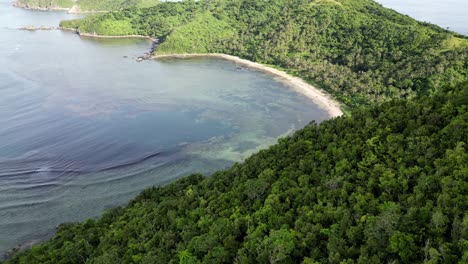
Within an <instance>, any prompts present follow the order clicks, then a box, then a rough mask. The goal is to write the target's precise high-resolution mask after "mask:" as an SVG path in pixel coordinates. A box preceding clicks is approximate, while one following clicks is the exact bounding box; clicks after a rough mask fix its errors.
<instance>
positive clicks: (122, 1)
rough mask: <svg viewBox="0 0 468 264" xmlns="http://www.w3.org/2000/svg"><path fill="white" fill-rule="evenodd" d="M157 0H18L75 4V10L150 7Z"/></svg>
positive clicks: (36, 5) (22, 3) (33, 5)
mask: <svg viewBox="0 0 468 264" xmlns="http://www.w3.org/2000/svg"><path fill="white" fill-rule="evenodd" d="M158 3H159V0H18V4H19V5H20V6H26V7H29V8H46V9H53V8H71V7H72V6H74V5H76V6H77V7H78V8H77V10H75V11H85V12H86V11H113V10H122V9H126V8H130V7H139V8H144V7H151V6H155V5H157V4H158Z"/></svg>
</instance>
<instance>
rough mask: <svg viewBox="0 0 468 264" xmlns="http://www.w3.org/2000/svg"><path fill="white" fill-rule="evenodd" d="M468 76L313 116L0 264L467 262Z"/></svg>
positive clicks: (61, 231)
mask: <svg viewBox="0 0 468 264" xmlns="http://www.w3.org/2000/svg"><path fill="white" fill-rule="evenodd" d="M467 102H468V83H464V84H461V85H458V86H457V87H455V88H446V89H445V90H440V92H438V93H437V94H435V95H433V96H431V97H428V96H423V97H420V98H417V99H414V100H397V101H392V102H389V103H384V104H382V105H380V106H376V107H373V108H368V109H362V110H355V111H354V112H353V114H352V116H351V117H341V118H337V119H334V120H330V121H325V122H323V123H322V124H320V125H317V124H314V123H311V124H309V125H308V126H307V127H305V128H304V129H302V130H300V131H297V132H296V133H295V134H294V135H293V136H291V137H288V138H284V139H281V140H280V141H279V143H278V144H277V145H275V146H273V147H271V148H269V149H268V150H263V151H261V152H260V153H258V154H256V155H254V156H252V157H250V158H249V159H247V160H246V161H245V162H244V163H242V164H236V165H234V166H233V167H232V168H231V169H229V170H225V171H220V172H217V173H215V174H214V175H213V176H211V177H209V178H205V177H204V176H202V175H192V176H189V177H186V178H183V179H181V180H179V181H177V182H175V183H172V184H170V185H168V186H165V187H153V188H150V189H147V190H145V191H144V192H142V193H141V194H140V195H139V196H138V197H137V198H135V199H134V200H133V201H131V202H130V203H129V204H128V206H127V207H126V208H117V209H113V210H111V211H109V212H107V213H105V214H104V216H103V217H102V218H100V219H98V220H88V221H86V222H85V223H79V224H67V225H62V226H61V227H60V229H59V230H58V233H57V234H56V236H54V237H53V238H52V239H51V240H50V241H48V242H46V243H44V244H42V245H38V246H35V247H33V249H32V250H31V251H27V252H25V253H21V254H19V255H17V256H15V257H14V258H12V259H10V260H9V261H7V262H6V263H9V264H10V263H26V264H28V263H85V262H86V263H199V262H203V263H232V262H236V263H301V262H302V263H318V262H321V263H366V264H367V263H422V262H424V263H468V199H467V193H468V155H467V154H466V148H467V142H466V139H467V136H468V113H467Z"/></svg>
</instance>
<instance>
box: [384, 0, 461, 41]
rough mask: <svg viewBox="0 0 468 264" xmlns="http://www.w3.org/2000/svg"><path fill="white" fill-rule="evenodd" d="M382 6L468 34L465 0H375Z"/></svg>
mask: <svg viewBox="0 0 468 264" xmlns="http://www.w3.org/2000/svg"><path fill="white" fill-rule="evenodd" d="M376 1H377V2H379V3H381V4H382V5H383V6H385V7H388V8H392V9H394V10H396V11H398V12H400V13H403V14H406V15H409V16H411V17H413V18H415V19H417V20H420V21H424V22H430V23H432V24H436V25H439V26H441V27H443V28H448V29H449V30H452V31H455V32H458V33H460V34H463V35H465V36H468V1H467V0H443V1H440V0H376Z"/></svg>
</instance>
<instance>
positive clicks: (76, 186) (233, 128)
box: [0, 0, 327, 252]
mask: <svg viewBox="0 0 468 264" xmlns="http://www.w3.org/2000/svg"><path fill="white" fill-rule="evenodd" d="M70 18H74V16H70V15H67V14H65V13H63V12H38V11H27V10H22V9H17V8H13V7H11V5H10V2H9V1H6V0H0V47H1V49H0V95H1V96H0V252H2V251H5V250H7V249H9V248H12V247H13V246H15V245H17V244H18V243H24V242H27V241H31V240H37V239H44V238H47V237H48V236H50V235H51V234H52V233H53V232H54V230H55V227H56V226H57V225H58V224H60V223H63V222H70V221H80V220H84V219H86V218H88V217H96V216H99V215H100V214H101V213H102V211H103V210H105V209H106V208H109V207H114V206H118V205H124V204H125V203H126V202H128V201H129V200H130V199H131V198H132V197H134V196H135V195H136V194H137V193H138V192H139V191H141V190H142V189H144V188H146V187H149V186H152V185H158V184H165V183H168V182H170V181H173V180H174V179H176V178H178V177H182V176H184V175H187V174H189V173H193V172H202V173H207V174H209V173H211V172H213V171H214V170H217V169H222V168H225V167H227V166H229V165H231V164H232V163H233V162H237V161H241V160H242V159H244V158H246V157H248V156H249V155H251V154H252V153H254V152H256V151H258V150H259V149H261V148H266V147H268V146H269V145H271V144H274V143H275V142H276V140H277V138H278V137H280V136H283V135H287V134H290V133H292V132H293V131H295V130H297V129H299V128H301V127H303V126H304V125H306V124H307V123H308V122H310V121H311V120H316V121H317V122H320V121H322V120H324V119H326V118H327V114H326V113H325V112H324V111H322V110H320V109H319V108H318V107H317V106H316V105H315V104H314V103H313V102H311V101H310V100H309V99H307V98H305V97H304V96H302V95H301V94H298V93H296V92H295V91H293V90H292V89H290V88H289V87H287V86H285V85H284V84H283V83H281V82H280V81H278V80H275V79H274V78H273V77H272V76H270V75H267V74H265V73H262V72H258V71H255V70H250V69H246V68H243V67H240V66H238V65H235V64H234V63H232V62H228V61H223V60H218V59H192V60H184V61H178V60H174V61H161V62H156V61H144V62H141V63H138V62H136V61H135V58H136V57H137V56H139V55H142V54H143V53H144V52H146V51H147V50H148V49H149V47H150V44H151V43H148V42H147V41H144V40H92V39H80V38H79V37H78V36H76V35H74V34H72V33H68V32H60V31H37V32H28V31H21V30H18V27H19V26H24V25H36V26H55V25H57V24H58V21H60V20H62V19H70Z"/></svg>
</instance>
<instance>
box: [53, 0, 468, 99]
mask: <svg viewBox="0 0 468 264" xmlns="http://www.w3.org/2000/svg"><path fill="white" fill-rule="evenodd" d="M122 21H125V24H126V25H130V26H131V29H130V28H127V29H128V31H124V32H125V34H126V33H131V34H139V35H149V36H152V37H157V38H159V39H160V40H162V41H163V45H161V49H157V50H156V52H157V53H171V52H173V53H188V52H221V53H228V54H231V55H238V56H240V57H242V58H247V59H250V60H253V61H257V62H260V63H264V64H271V65H276V66H278V67H281V68H284V69H286V70H287V71H289V72H291V73H293V74H295V75H298V76H300V77H302V78H304V79H306V80H308V81H310V82H312V83H315V84H318V86H319V87H321V88H324V89H326V90H327V91H329V92H330V93H332V94H333V95H334V96H335V97H336V98H338V99H339V100H341V101H342V102H343V103H345V104H346V105H348V106H351V107H356V106H359V105H367V104H369V103H375V102H383V101H387V100H390V99H393V98H412V97H415V96H417V95H418V94H424V93H427V92H428V90H429V91H431V92H433V91H436V90H438V89H440V88H441V87H442V86H443V85H445V84H450V85H454V84H456V83H458V82H460V81H464V80H467V79H468V77H467V76H468V45H467V44H468V40H467V39H466V38H465V37H464V36H459V35H456V34H455V33H452V32H449V31H446V30H444V29H441V28H439V27H437V26H434V25H431V24H427V23H421V22H418V21H415V20H414V19H411V18H410V17H408V16H404V15H401V14H399V13H397V12H395V11H393V10H390V9H386V8H384V7H382V6H381V5H380V4H377V3H375V2H373V1H371V0H353V1H349V0H328V1H324V0H315V1H310V0H272V1H263V0H202V1H184V2H179V3H161V4H159V5H157V6H155V7H152V8H147V9H135V8H134V9H128V10H123V11H121V12H117V13H116V12H114V13H109V14H105V15H101V16H97V17H90V18H87V19H84V20H81V21H73V22H63V23H62V25H63V26H67V27H73V28H77V29H79V30H80V31H81V32H88V33H96V34H102V35H112V34H115V31H114V30H113V29H112V28H113V26H114V25H115V27H120V26H121V23H122ZM208 21H209V22H208ZM100 24H106V26H105V27H101V26H100ZM124 32H122V33H124Z"/></svg>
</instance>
